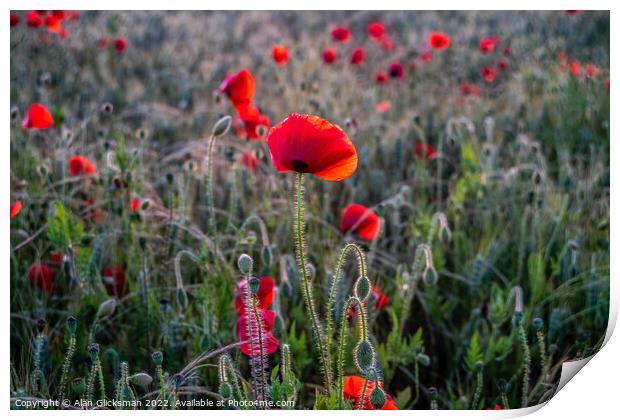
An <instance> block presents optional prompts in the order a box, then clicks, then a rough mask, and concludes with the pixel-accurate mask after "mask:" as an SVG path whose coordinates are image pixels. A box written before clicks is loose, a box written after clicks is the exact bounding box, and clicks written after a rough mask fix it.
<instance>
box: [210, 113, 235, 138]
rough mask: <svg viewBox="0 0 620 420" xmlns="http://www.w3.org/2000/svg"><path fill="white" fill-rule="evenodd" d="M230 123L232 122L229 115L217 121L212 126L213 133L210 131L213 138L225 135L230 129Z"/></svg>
mask: <svg viewBox="0 0 620 420" xmlns="http://www.w3.org/2000/svg"><path fill="white" fill-rule="evenodd" d="M231 122H232V118H231V117H230V115H226V116H224V117H222V118H220V119H219V120H217V122H216V123H215V125H214V126H213V131H212V133H213V136H214V137H219V136H223V135H224V134H226V132H227V131H228V129H229V128H230V124H231Z"/></svg>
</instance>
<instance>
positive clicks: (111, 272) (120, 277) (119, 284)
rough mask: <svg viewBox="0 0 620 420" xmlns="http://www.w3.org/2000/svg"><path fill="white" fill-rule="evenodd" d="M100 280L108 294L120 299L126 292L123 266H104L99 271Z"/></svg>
mask: <svg viewBox="0 0 620 420" xmlns="http://www.w3.org/2000/svg"><path fill="white" fill-rule="evenodd" d="M101 280H102V281H103V285H104V287H105V290H106V292H108V295H109V296H116V297H117V298H119V299H122V298H123V297H124V296H125V295H126V294H127V287H126V285H125V272H124V271H123V267H121V266H119V265H116V266H112V267H106V268H105V269H104V270H103V273H101Z"/></svg>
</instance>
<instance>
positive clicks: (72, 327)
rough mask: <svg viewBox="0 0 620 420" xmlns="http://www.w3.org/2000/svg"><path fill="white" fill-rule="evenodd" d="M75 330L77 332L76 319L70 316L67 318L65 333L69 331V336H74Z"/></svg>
mask: <svg viewBox="0 0 620 420" xmlns="http://www.w3.org/2000/svg"><path fill="white" fill-rule="evenodd" d="M76 330H77V319H76V318H75V317H73V316H70V317H69V318H67V331H69V334H75V331H76Z"/></svg>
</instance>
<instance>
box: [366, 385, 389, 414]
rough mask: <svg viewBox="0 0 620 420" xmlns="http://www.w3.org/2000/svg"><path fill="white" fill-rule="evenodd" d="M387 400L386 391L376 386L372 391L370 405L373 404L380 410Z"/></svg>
mask: <svg viewBox="0 0 620 420" xmlns="http://www.w3.org/2000/svg"><path fill="white" fill-rule="evenodd" d="M385 401H386V398H385V392H383V390H382V389H381V388H379V387H378V386H376V387H375V388H374V389H373V390H372V392H371V393H370V405H372V407H373V408H374V409H375V410H380V409H382V408H383V406H384V405H385Z"/></svg>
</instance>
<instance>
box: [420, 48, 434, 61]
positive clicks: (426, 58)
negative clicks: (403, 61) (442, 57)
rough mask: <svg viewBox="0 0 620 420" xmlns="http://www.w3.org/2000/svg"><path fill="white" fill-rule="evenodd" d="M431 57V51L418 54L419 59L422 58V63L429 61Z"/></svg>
mask: <svg viewBox="0 0 620 420" xmlns="http://www.w3.org/2000/svg"><path fill="white" fill-rule="evenodd" d="M432 59H433V53H432V52H431V51H424V52H423V53H422V54H420V60H422V62H423V63H430V62H431V60H432Z"/></svg>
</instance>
